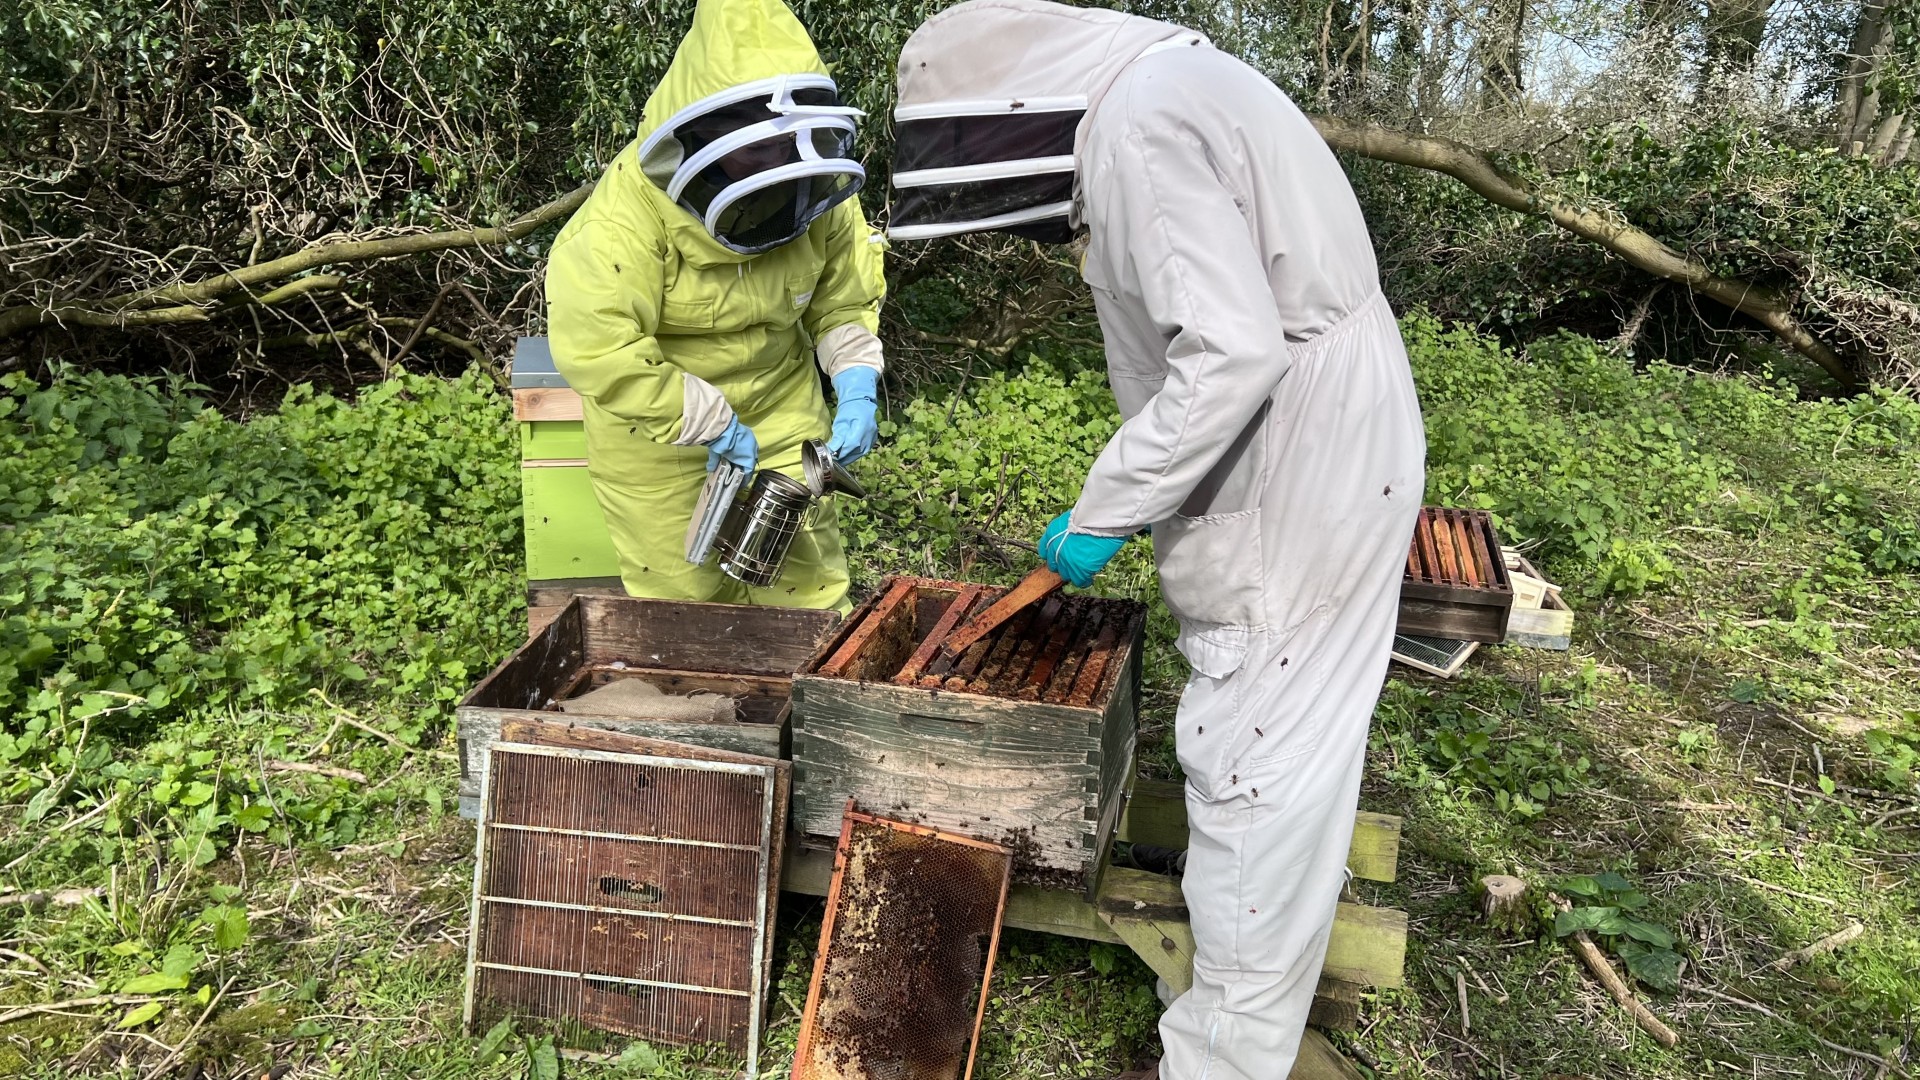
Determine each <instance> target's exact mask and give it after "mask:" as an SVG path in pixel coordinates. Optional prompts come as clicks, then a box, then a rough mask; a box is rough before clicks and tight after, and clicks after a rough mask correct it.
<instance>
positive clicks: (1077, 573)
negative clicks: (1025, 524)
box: [1039, 511, 1127, 589]
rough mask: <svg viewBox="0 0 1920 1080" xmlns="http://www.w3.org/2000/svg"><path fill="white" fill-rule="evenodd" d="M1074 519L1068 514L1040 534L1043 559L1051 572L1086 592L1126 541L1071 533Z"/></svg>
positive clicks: (1048, 524) (1124, 538)
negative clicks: (1071, 522) (1071, 521)
mask: <svg viewBox="0 0 1920 1080" xmlns="http://www.w3.org/2000/svg"><path fill="white" fill-rule="evenodd" d="M1071 516H1072V512H1071V511H1069V512H1068V513H1065V514H1061V515H1060V516H1059V517H1057V518H1054V519H1053V520H1052V521H1050V522H1048V523H1047V529H1046V531H1045V532H1043V533H1041V534H1040V545H1039V546H1040V557H1041V558H1043V559H1045V560H1047V567H1048V569H1051V570H1052V571H1053V572H1054V573H1056V574H1059V575H1060V576H1061V577H1063V578H1066V579H1067V580H1068V581H1069V582H1072V583H1073V584H1074V586H1075V587H1077V588H1082V589H1084V588H1086V587H1087V586H1088V585H1091V584H1093V575H1095V574H1097V573H1099V572H1100V571H1101V570H1103V569H1105V568H1106V565H1107V563H1108V562H1109V561H1111V560H1112V559H1113V557H1114V556H1115V555H1117V554H1119V552H1120V549H1121V548H1123V547H1125V546H1127V538H1126V537H1124V536H1092V535H1089V534H1087V533H1077V532H1068V531H1067V520H1068V519H1069V518H1070V517H1071Z"/></svg>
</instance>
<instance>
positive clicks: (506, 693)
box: [455, 596, 840, 817]
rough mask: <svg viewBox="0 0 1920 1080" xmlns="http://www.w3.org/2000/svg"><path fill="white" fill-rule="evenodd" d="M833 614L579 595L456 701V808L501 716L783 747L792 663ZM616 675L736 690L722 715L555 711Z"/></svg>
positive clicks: (801, 660)
mask: <svg viewBox="0 0 1920 1080" xmlns="http://www.w3.org/2000/svg"><path fill="white" fill-rule="evenodd" d="M839 621H840V616H839V615H838V614H836V613H835V612H832V611H813V610H807V609H802V608H779V607H761V606H745V605H735V604H694V603H682V602H679V601H672V600H643V599H638V598H635V597H628V596H576V597H574V598H573V599H572V600H571V601H569V602H568V604H567V606H566V607H565V608H563V609H562V610H561V612H560V614H559V615H558V616H557V617H555V618H554V619H553V621H552V622H550V623H548V624H547V625H546V627H545V628H544V629H542V630H541V631H540V632H539V633H538V634H535V635H534V636H533V638H532V639H530V640H529V641H528V642H527V643H526V644H525V645H523V646H521V647H520V649H519V650H518V651H516V652H515V653H514V654H513V655H512V656H510V657H508V658H507V659H506V660H505V661H504V662H502V663H501V664H500V666H499V667H497V668H495V669H493V672H492V673H491V674H489V675H488V676H487V677H486V678H484V679H482V680H481V681H480V683H479V685H477V686H475V687H474V688H473V690H472V691H470V692H469V693H468V694H467V696H466V697H465V698H463V699H462V700H461V701H460V704H459V706H458V707H457V708H456V709H455V719H456V723H457V727H458V733H459V744H460V812H461V814H463V815H465V816H467V817H472V816H474V814H475V812H476V811H477V799H478V798H479V795H480V775H481V773H482V771H483V770H484V769H485V767H486V755H487V748H488V747H489V746H491V745H493V743H494V742H496V741H498V739H499V737H500V725H501V723H502V722H503V721H506V720H510V719H522V720H549V721H553V720H558V721H565V722H567V723H572V724H578V725H580V726H583V727H593V728H600V729H603V730H609V731H623V732H626V733H628V734H631V735H641V736H645V737H647V738H652V739H667V740H671V741H675V742H685V743H693V744H694V745H697V746H707V747H712V748H714V749H718V750H731V751H736V752H739V753H746V754H758V755H761V756H764V757H773V758H779V757H785V756H786V754H785V749H786V732H787V711H788V697H789V694H790V692H791V688H792V681H793V680H792V675H793V672H795V671H797V670H799V668H800V667H801V665H803V664H805V663H806V662H807V661H808V659H809V658H811V657H812V655H813V652H814V650H815V648H816V647H818V645H819V644H820V641H821V639H822V638H824V637H826V636H827V635H828V634H829V633H831V632H832V631H833V628H834V627H835V626H836V625H837V624H838V623H839ZM620 679H643V680H645V681H646V682H648V683H651V684H652V685H653V686H655V687H658V688H659V689H661V690H664V691H667V692H668V693H674V694H684V693H691V692H695V691H706V692H711V693H719V694H724V695H726V696H728V697H731V698H733V699H734V708H735V713H736V717H735V720H734V721H733V722H731V723H723V722H713V721H704V722H703V721H690V720H670V719H662V718H660V717H658V716H648V715H631V716H620V715H615V716H601V715H589V714H580V713H569V712H563V711H561V710H560V709H559V704H560V703H561V702H563V701H566V700H569V699H571V698H573V697H577V696H578V695H580V694H582V693H585V692H587V691H589V690H593V689H597V688H599V687H601V686H604V685H606V684H607V683H609V682H612V681H615V680H620Z"/></svg>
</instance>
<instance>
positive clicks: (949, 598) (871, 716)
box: [793, 577, 1146, 892]
mask: <svg viewBox="0 0 1920 1080" xmlns="http://www.w3.org/2000/svg"><path fill="white" fill-rule="evenodd" d="M1004 592H1005V590H1004V589H1000V588H996V587H992V586H985V585H970V584H966V583H962V582H952V581H933V580H928V579H924V578H910V577H899V578H892V579H889V580H888V581H887V582H886V583H885V584H884V585H883V587H882V588H881V590H880V592H879V593H878V594H877V595H875V596H874V597H873V598H871V599H869V600H868V601H867V602H866V603H865V604H863V605H861V607H860V608H859V609H857V610H856V611H855V612H854V613H853V615H851V616H849V617H848V619H847V621H846V622H845V623H843V624H842V625H841V628H840V629H839V631H838V632H836V633H835V634H834V635H833V636H832V637H831V638H829V639H828V641H827V643H826V644H825V645H823V646H821V648H820V650H819V652H818V653H817V654H816V655H815V656H814V658H813V660H812V661H811V662H809V663H808V664H807V665H806V667H805V668H804V669H803V670H801V671H800V673H799V674H797V675H795V676H794V683H793V760H794V813H793V817H794V825H795V828H797V829H798V830H799V831H800V832H801V833H803V834H806V835H810V836H815V837H832V836H836V835H838V834H839V832H840V825H841V814H842V811H843V810H844V808H845V806H846V803H847V800H848V799H852V800H854V802H855V803H856V804H857V805H858V806H859V807H860V808H861V809H862V810H865V811H868V812H871V813H877V814H885V815H887V816H888V817H893V818H901V819H904V820H908V821H913V822H917V823H923V824H926V825H929V826H933V827H935V828H938V829H941V830H944V831H948V832H953V833H958V834H961V835H966V836H973V837H978V838H980V839H984V840H991V841H995V842H997V843H1000V844H1003V845H1005V846H1006V847H1008V848H1009V849H1011V850H1012V851H1013V853H1014V860H1015V875H1016V878H1017V879H1018V880H1022V881H1028V882H1034V883H1039V884H1051V885H1073V886H1075V887H1080V888H1083V889H1085V890H1087V891H1089V892H1090V891H1091V890H1092V889H1093V888H1094V887H1095V886H1096V885H1097V883H1098V879H1099V873H1100V868H1101V866H1102V864H1103V863H1104V862H1105V859H1104V854H1105V852H1106V850H1107V847H1108V844H1109V841H1110V840H1111V839H1112V836H1113V830H1114V826H1115V824H1116V823H1117V821H1118V818H1119V813H1120V808H1121V805H1122V803H1123V802H1124V799H1123V797H1122V792H1123V791H1124V788H1125V785H1126V781H1127V778H1128V776H1129V775H1130V774H1131V773H1132V771H1133V750H1134V720H1135V714H1136V708H1137V705H1138V701H1139V686H1140V661H1141V653H1142V640H1143V630H1144V626H1145V622H1146V608H1145V606H1144V605H1142V604H1139V603H1136V602H1134V601H1131V600H1110V599H1102V598H1097V597H1087V596H1072V597H1068V596H1062V595H1055V596H1052V597H1049V598H1047V599H1046V600H1044V601H1041V602H1040V603H1037V604H1034V605H1032V606H1030V607H1029V608H1027V609H1026V610H1025V611H1023V612H1021V613H1020V614H1018V615H1016V616H1014V617H1013V618H1012V619H1010V620H1009V621H1008V622H1007V623H1006V624H1005V625H1004V626H1002V627H1001V628H1000V629H998V630H997V631H995V632H994V633H992V634H990V635H988V636H987V637H985V638H983V639H981V640H980V641H979V642H977V643H976V644H975V645H974V646H973V647H972V648H971V649H969V650H968V651H967V652H966V653H965V654H964V655H963V656H961V657H959V658H957V659H955V660H952V661H951V662H949V661H948V660H946V659H944V658H942V657H941V656H940V655H939V651H938V650H939V646H940V643H941V641H943V640H944V639H945V637H946V636H947V634H948V633H950V632H951V631H952V630H953V629H954V628H955V627H956V626H958V625H960V624H961V623H962V622H963V620H964V619H965V618H966V617H968V616H971V615H973V614H977V613H978V612H980V611H981V610H984V609H985V608H986V607H988V606H990V605H991V604H992V603H993V601H994V600H995V599H997V598H998V597H999V596H1000V595H1002V594H1003V593H1004Z"/></svg>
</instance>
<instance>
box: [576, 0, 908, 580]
mask: <svg viewBox="0 0 1920 1080" xmlns="http://www.w3.org/2000/svg"><path fill="white" fill-rule="evenodd" d="M825 72H826V67H825V65H824V64H823V63H822V62H821V59H820V54H819V52H818V50H816V49H815V48H814V45H813V42H812V40H811V39H809V38H808V36H807V33H806V31H805V30H804V29H802V27H801V26H800V23H799V20H797V19H796V18H795V17H794V16H793V13H792V12H791V11H789V10H788V9H787V8H786V6H785V5H784V4H782V3H780V2H779V0H700V3H699V5H698V7H697V8H696V9H695V11H694V17H693V26H692V28H691V29H690V30H689V31H688V33H687V37H686V39H685V40H684V41H682V42H681V44H680V49H679V51H678V52H677V53H676V54H675V55H674V58H673V62H672V64H671V65H669V66H668V68H667V73H666V76H665V77H664V78H662V79H661V81H660V85H659V86H658V87H656V88H655V90H654V92H653V96H652V97H650V98H649V99H648V100H647V105H646V109H645V112H644V114H643V119H642V122H641V126H640V132H639V135H638V137H637V138H636V139H635V141H634V142H633V143H632V144H629V145H628V146H627V148H626V149H624V150H622V151H621V152H620V154H619V156H617V157H616V158H615V159H614V161H613V164H612V166H611V167H609V168H608V169H607V171H606V173H605V174H604V175H603V176H602V177H601V179H600V183H599V185H598V186H597V187H596V188H595V189H594V191H593V194H592V195H591V196H590V197H589V198H588V199H587V201H586V203H585V205H583V206H582V207H581V208H580V210H579V211H578V212H577V213H575V214H574V216H573V219H572V220H571V221H569V222H568V223H567V225H566V227H565V228H564V229H562V230H561V233H560V236H559V239H558V240H557V241H555V244H554V247H553V251H552V255H551V258H550V260H549V263H548V266H547V278H546V289H547V304H548V322H549V328H548V332H549V336H550V339H551V343H552V348H553V358H554V363H555V366H556V367H557V368H558V369H559V371H560V373H561V374H562V375H563V376H565V378H566V380H567V382H568V384H569V385H571V386H572V387H573V388H574V389H575V390H576V391H578V392H579V394H580V396H581V398H582V399H583V400H584V403H585V428H586V441H587V468H588V473H589V474H590V475H591V477H592V479H593V487H594V493H595V495H596V496H597V497H598V499H599V502H600V508H601V511H602V512H603V513H604V515H605V517H606V522H607V529H608V532H609V533H610V534H611V536H612V539H613V546H614V550H615V551H616V552H617V553H618V554H619V556H620V577H621V581H622V583H623V584H624V585H625V587H626V591H627V592H628V593H629V594H631V595H634V596H647V597H656V598H661V599H675V600H699V601H718V602H725V603H755V604H772V605H779V606H784V607H813V608H839V609H841V610H846V609H847V607H848V603H847V565H846V555H845V553H844V551H843V550H842V548H841V544H840V532H839V527H838V524H837V523H836V522H835V520H834V515H833V512H832V511H833V508H832V506H831V500H829V501H828V503H827V504H825V505H823V506H822V507H821V508H820V510H821V512H819V513H817V514H816V515H815V521H814V524H812V525H811V526H809V527H808V528H807V529H806V530H805V531H804V532H803V533H802V534H801V535H800V536H799V537H797V538H796V539H795V540H794V543H793V548H792V550H791V553H790V554H789V556H788V559H787V564H786V568H785V572H784V573H783V574H782V576H781V578H780V580H779V581H778V582H776V583H775V584H773V585H772V586H769V587H767V588H749V587H747V586H746V585H743V584H741V583H740V582H737V581H734V580H733V579H731V578H728V577H725V576H724V575H722V574H721V573H720V571H719V569H718V568H717V566H716V565H715V564H714V562H713V561H712V560H709V563H708V564H707V565H705V566H698V567H696V566H694V565H692V564H690V563H688V562H687V561H686V558H685V541H686V533H687V526H688V523H689V522H690V521H691V519H692V517H693V510H694V504H695V502H696V501H697V499H698V497H699V492H700V488H701V485H702V484H704V483H705V481H706V477H707V450H706V448H705V447H704V446H701V445H698V444H693V443H692V439H691V438H690V436H693V435H696V434H699V435H700V437H702V438H711V437H712V435H713V434H715V433H716V432H711V431H708V430H707V429H709V428H711V426H712V425H711V423H710V422H708V421H710V419H711V412H712V408H711V407H712V406H714V405H716V404H717V402H715V401H712V400H708V399H711V398H712V397H713V392H712V391H713V390H714V389H717V390H718V391H719V396H722V397H724V398H725V406H730V407H731V409H732V412H733V414H734V415H735V416H737V417H738V418H739V420H740V422H741V423H743V424H745V425H747V426H748V427H749V428H751V429H753V433H754V436H755V438H756V439H757V440H758V442H759V448H760V467H761V468H763V469H764V468H773V469H778V470H779V471H781V472H784V473H787V474H789V475H791V476H794V477H796V478H800V477H801V475H802V474H801V470H800V444H801V443H802V442H803V441H805V440H808V439H821V440H825V439H826V438H827V437H828V433H829V429H830V428H831V425H832V414H831V413H830V412H829V410H828V408H827V404H826V400H825V398H824V396H823V394H822V392H821V378H820V373H819V371H817V370H816V369H815V366H814V357H813V352H814V343H815V342H817V341H819V340H820V339H821V338H822V337H823V336H824V335H826V334H828V332H829V331H833V330H835V329H837V328H841V327H849V328H851V327H859V328H861V329H862V330H864V331H865V335H862V336H866V335H874V334H877V332H878V330H879V310H880V301H881V298H882V296H883V295H884V294H885V291H886V285H885V279H884V276H883V269H882V250H883V248H882V244H881V239H880V236H879V234H877V233H875V232H874V231H873V230H872V229H871V228H870V227H869V226H868V224H867V221H866V219H865V218H864V217H863V216H862V215H861V212H860V205H859V201H858V199H847V200H846V201H844V202H841V203H840V204H839V205H837V206H835V207H834V208H833V209H831V210H829V211H827V212H826V213H825V214H823V215H822V216H820V217H819V218H818V219H816V220H815V221H814V222H813V223H812V225H811V226H810V227H809V228H808V230H807V232H806V233H804V234H803V235H802V236H801V237H800V238H799V239H797V240H794V241H793V242H791V243H788V244H786V245H784V246H782V247H778V248H775V249H773V250H771V251H767V252H765V253H763V254H759V255H742V254H739V253H737V252H735V251H732V250H730V249H729V248H727V247H725V246H724V245H722V244H720V243H719V242H718V241H716V240H715V239H714V238H713V237H712V236H711V235H710V234H709V233H708V232H707V230H706V228H705V226H704V225H703V224H702V223H701V222H700V221H699V220H698V219H696V218H695V217H694V216H693V215H692V214H691V213H689V212H688V211H687V210H686V209H684V208H683V207H682V206H680V205H678V204H676V203H675V202H673V201H672V200H670V199H669V198H668V197H667V194H666V192H665V191H663V190H661V189H660V188H659V187H658V186H656V185H655V184H654V183H653V182H652V181H650V180H649V179H648V178H647V177H646V176H645V175H643V174H642V172H641V169H640V166H639V159H638V155H637V151H638V148H639V146H640V144H641V142H642V141H644V140H645V139H646V137H647V136H648V134H649V133H651V132H652V131H653V130H654V129H655V128H656V127H659V126H660V125H661V124H663V123H664V122H665V121H666V120H667V119H668V118H670V117H672V116H674V114H676V113H678V112H680V111H681V110H682V109H685V108H687V107H689V106H692V105H694V104H696V103H699V102H701V101H703V100H705V99H707V98H710V97H713V96H715V95H717V94H722V93H724V92H725V91H727V90H728V89H730V88H732V87H737V86H740V85H742V84H745V83H751V82H758V81H761V80H765V79H768V78H770V77H774V76H780V75H799V74H825ZM842 336H845V333H844V332H843V335H842ZM875 344H876V345H877V342H876V343H875ZM722 408H723V409H724V406H723V407H722ZM696 429H699V430H696ZM703 432H704V434H702V433H703ZM676 440H682V441H683V442H684V443H689V444H685V445H683V444H677V443H676Z"/></svg>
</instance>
